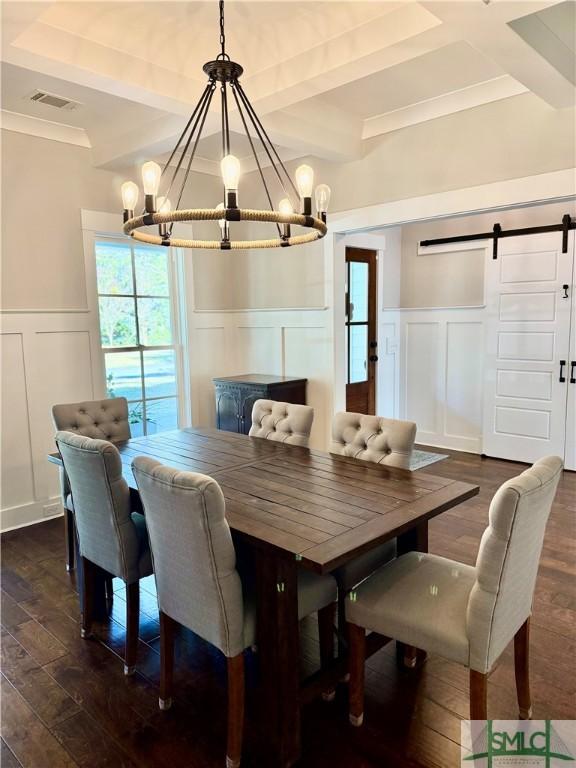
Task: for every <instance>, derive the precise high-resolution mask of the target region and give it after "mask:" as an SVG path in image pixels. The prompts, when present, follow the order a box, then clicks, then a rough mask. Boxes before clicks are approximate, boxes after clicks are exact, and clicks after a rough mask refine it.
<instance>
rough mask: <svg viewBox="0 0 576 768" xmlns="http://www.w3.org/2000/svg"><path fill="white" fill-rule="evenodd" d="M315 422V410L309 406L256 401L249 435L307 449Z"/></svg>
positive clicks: (273, 401)
mask: <svg viewBox="0 0 576 768" xmlns="http://www.w3.org/2000/svg"><path fill="white" fill-rule="evenodd" d="M313 421H314V408H311V407H310V406H309V405H296V404H294V403H280V402H277V401H276V400H256V402H255V403H254V406H253V408H252V426H251V427H250V431H249V432H248V434H249V435H250V437H263V438H265V439H266V440H276V441H277V442H279V443H288V444H289V445H302V446H304V447H305V448H307V447H308V441H309V439H310V430H311V429H312V422H313Z"/></svg>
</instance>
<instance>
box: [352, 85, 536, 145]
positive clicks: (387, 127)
mask: <svg viewBox="0 0 576 768" xmlns="http://www.w3.org/2000/svg"><path fill="white" fill-rule="evenodd" d="M527 91H528V89H527V88H526V87H525V86H524V85H522V83H519V82H518V81H517V80H515V79H514V78H513V77H510V75H502V76H501V77H495V78H493V79H491V80H485V81H484V82H482V83H475V84H474V85H470V86H468V87H467V88H461V89H460V90H457V91H451V92H450V93H444V94H442V95H441V96H435V97H434V98H432V99H426V100H425V101H419V102H417V103H416V104H410V105H408V106H407V107H401V108H400V109H394V110H392V111H391V112H385V113H384V114H382V115H376V116H375V117H369V118H367V119H366V120H365V121H364V127H363V130H362V138H363V139H371V138H373V137H374V136H380V135H381V134H383V133H390V131H397V130H399V129H400V128H407V127H408V126H409V125H416V124H417V123H424V122H426V121H427V120H434V119H435V118H437V117H444V116H445V115H452V114H454V113H455V112H462V111H464V110H465V109H471V108H472V107H479V106H482V105H483V104H489V103H490V102H492V101H500V99H508V98H510V97H511V96H518V95H519V94H521V93H526V92H527Z"/></svg>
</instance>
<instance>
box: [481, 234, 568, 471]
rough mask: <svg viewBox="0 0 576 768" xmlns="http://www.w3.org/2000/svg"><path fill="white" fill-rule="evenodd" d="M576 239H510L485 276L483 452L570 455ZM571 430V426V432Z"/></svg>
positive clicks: (524, 457)
mask: <svg viewBox="0 0 576 768" xmlns="http://www.w3.org/2000/svg"><path fill="white" fill-rule="evenodd" d="M573 251H574V233H573V232H571V233H570V239H569V248H568V252H567V253H562V234H561V233H560V232H552V233H549V234H537V235H527V236H523V237H511V238H506V239H505V240H502V241H500V242H499V244H498V259H497V260H492V259H491V258H490V259H489V264H488V266H487V273H486V294H487V297H486V298H487V307H486V341H487V348H486V358H485V366H486V368H485V372H486V378H485V400H484V453H486V454H487V455H488V456H497V457H502V458H505V459H515V460H517V461H527V462H533V461H536V460H537V459H539V458H541V457H542V456H547V455H550V454H555V455H557V456H564V454H565V448H566V436H567V424H566V401H567V396H568V390H569V388H570V387H571V386H574V385H571V384H569V383H568V381H569V368H570V366H569V365H568V363H569V351H570V341H569V339H570V303H571V297H570V295H569V293H567V291H566V290H565V289H564V287H563V286H564V285H566V286H567V287H568V291H569V290H570V288H571V285H572V269H573ZM568 429H570V426H568Z"/></svg>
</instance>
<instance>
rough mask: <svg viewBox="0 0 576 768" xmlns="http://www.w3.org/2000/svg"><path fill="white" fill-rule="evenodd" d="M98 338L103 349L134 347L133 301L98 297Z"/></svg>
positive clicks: (135, 341)
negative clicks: (99, 337)
mask: <svg viewBox="0 0 576 768" xmlns="http://www.w3.org/2000/svg"><path fill="white" fill-rule="evenodd" d="M98 301H99V304H100V336H101V339H102V346H103V347H136V346H137V345H138V340H137V338H136V319H135V313H134V300H133V299H125V298H116V297H111V296H100V298H99V300H98Z"/></svg>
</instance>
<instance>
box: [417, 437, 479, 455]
mask: <svg viewBox="0 0 576 768" xmlns="http://www.w3.org/2000/svg"><path fill="white" fill-rule="evenodd" d="M471 442H473V441H472V440H470V441H468V440H465V439H458V438H457V439H456V440H453V441H452V440H450V439H448V440H442V439H434V438H427V437H424V436H421V435H416V445H417V446H422V447H424V448H443V449H444V450H445V451H460V452H461V453H473V454H476V455H477V456H480V455H481V454H482V447H481V445H480V444H478V445H470V443H471ZM479 442H480V441H479Z"/></svg>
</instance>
